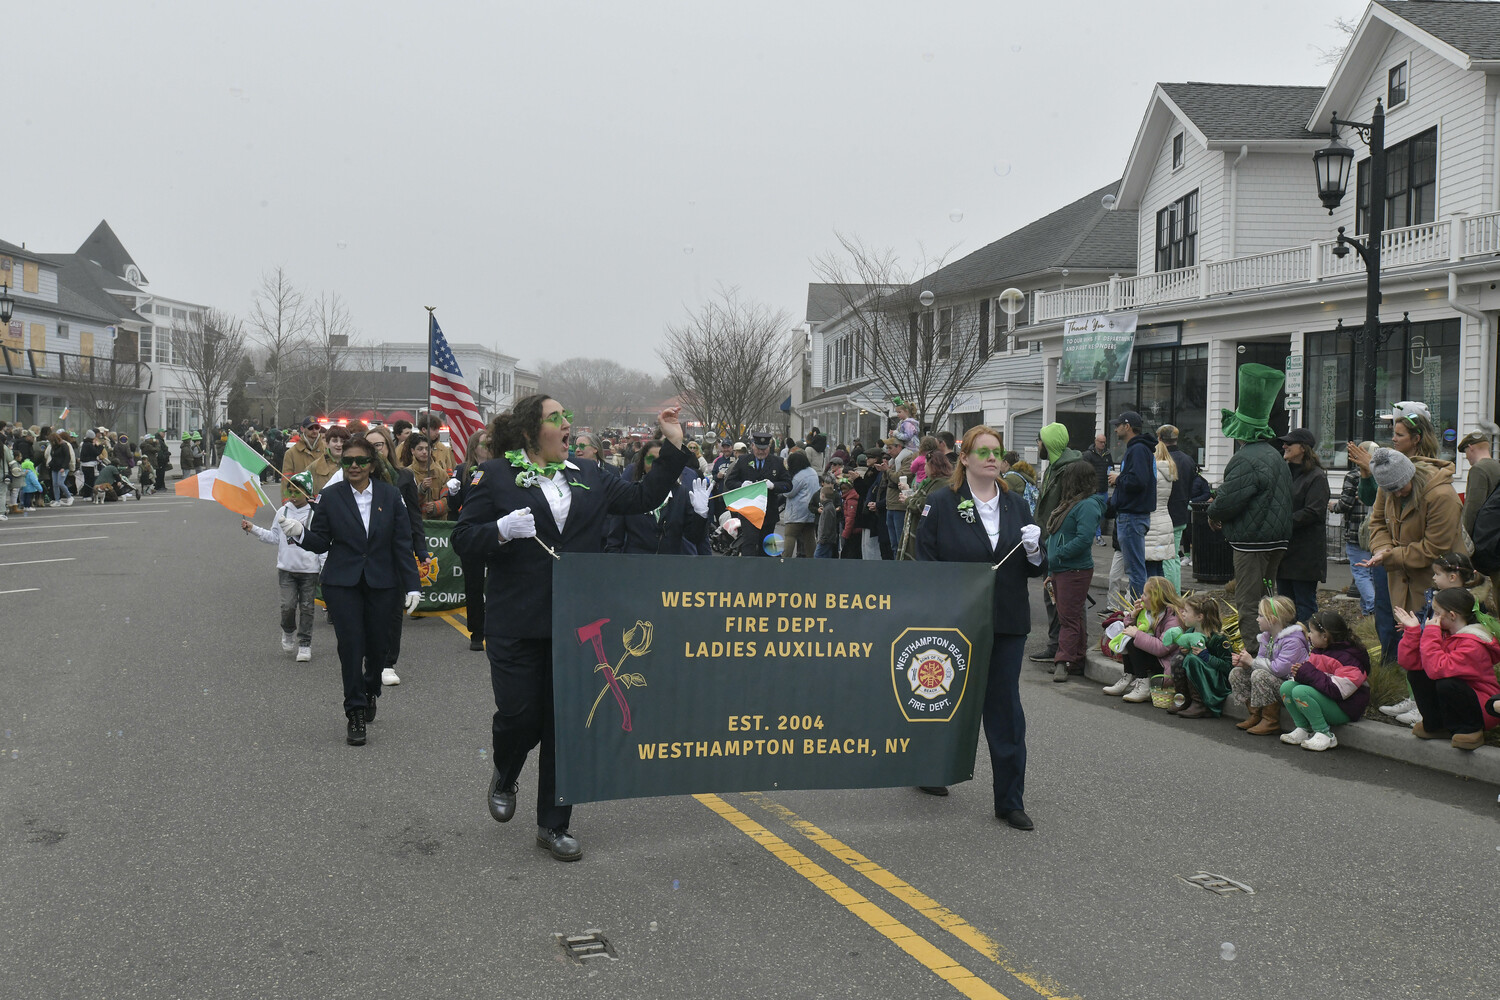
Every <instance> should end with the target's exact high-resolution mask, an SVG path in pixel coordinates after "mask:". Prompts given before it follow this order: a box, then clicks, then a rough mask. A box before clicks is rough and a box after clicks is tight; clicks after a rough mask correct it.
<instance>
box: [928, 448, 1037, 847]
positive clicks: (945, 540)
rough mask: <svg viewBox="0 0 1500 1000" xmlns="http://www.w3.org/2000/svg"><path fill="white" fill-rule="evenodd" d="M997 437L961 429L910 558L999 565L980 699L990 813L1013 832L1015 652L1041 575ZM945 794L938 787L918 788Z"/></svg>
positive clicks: (1022, 645)
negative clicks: (1033, 584) (1032, 584)
mask: <svg viewBox="0 0 1500 1000" xmlns="http://www.w3.org/2000/svg"><path fill="white" fill-rule="evenodd" d="M1003 455H1004V452H1003V450H1002V449H1001V447H1000V435H999V433H998V432H997V431H995V430H994V429H992V428H989V427H984V426H979V427H971V428H969V432H968V433H967V434H965V435H964V439H963V443H962V444H961V445H960V446H959V462H958V465H957V466H955V467H954V469H953V474H952V475H951V476H950V477H949V479H948V483H947V485H946V486H941V487H938V488H937V489H935V490H933V491H932V492H931V493H929V494H928V495H927V502H926V504H925V505H924V506H923V507H922V509H921V511H912V512H911V513H912V514H915V515H918V516H919V517H920V519H921V523H920V525H919V526H918V528H917V559H918V560H919V561H926V562H978V563H999V566H998V567H997V568H996V569H995V571H994V573H995V603H994V613H993V622H994V628H995V644H994V646H992V647H991V649H990V666H989V687H988V688H987V689H986V690H985V695H984V738H985V741H986V742H987V743H988V744H989V748H990V766H991V768H992V769H993V771H994V776H995V816H996V817H997V818H998V819H1001V820H1004V821H1005V822H1006V823H1007V824H1009V825H1010V826H1012V827H1015V828H1016V829H1018V830H1030V829H1032V828H1033V824H1032V822H1031V817H1030V816H1027V815H1026V809H1025V805H1024V803H1023V802H1022V796H1023V793H1024V791H1025V786H1026V716H1025V713H1024V712H1022V710H1021V688H1020V682H1021V655H1022V654H1023V653H1024V652H1025V650H1026V635H1027V633H1029V632H1030V631H1031V600H1030V596H1029V595H1028V593H1027V584H1026V581H1027V580H1028V579H1029V578H1031V577H1036V576H1043V575H1045V574H1046V572H1047V557H1046V553H1045V552H1044V551H1043V549H1042V541H1041V537H1042V532H1041V529H1040V528H1038V527H1037V526H1036V525H1035V524H1033V523H1032V521H1031V510H1030V508H1029V507H1028V506H1027V504H1026V500H1025V498H1023V497H1022V496H1020V495H1019V494H1016V493H1012V492H1010V490H1009V489H1008V488H1007V487H1006V484H1005V482H1004V481H1003V480H1002V479H1001V478H1000V466H1001V459H1002V457H1003ZM922 790H923V791H924V792H928V793H929V794H934V795H947V794H948V790H947V789H946V788H923V789H922Z"/></svg>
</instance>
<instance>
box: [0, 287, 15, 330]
mask: <svg viewBox="0 0 1500 1000" xmlns="http://www.w3.org/2000/svg"><path fill="white" fill-rule="evenodd" d="M15 309H16V300H15V299H13V298H11V297H10V286H9V285H0V326H9V325H10V318H11V316H12V315H13V314H14V313H15Z"/></svg>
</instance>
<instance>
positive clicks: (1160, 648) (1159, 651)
mask: <svg viewBox="0 0 1500 1000" xmlns="http://www.w3.org/2000/svg"><path fill="white" fill-rule="evenodd" d="M1140 607H1141V608H1142V609H1144V610H1145V612H1146V613H1147V614H1148V615H1150V616H1151V622H1152V628H1151V631H1149V632H1147V631H1143V630H1142V629H1140V628H1138V627H1136V626H1135V625H1128V626H1126V628H1125V632H1124V634H1125V635H1126V636H1128V637H1129V640H1130V645H1128V646H1127V647H1126V648H1125V673H1124V675H1123V676H1122V677H1121V678H1120V680H1119V682H1118V683H1116V684H1111V685H1110V686H1109V687H1107V688H1105V689H1104V693H1105V694H1122V693H1123V694H1124V696H1125V697H1124V698H1122V699H1121V700H1122V701H1129V702H1137V703H1138V702H1143V701H1150V700H1151V675H1152V674H1157V673H1160V674H1162V675H1163V679H1164V680H1165V679H1166V678H1168V677H1171V676H1172V668H1173V666H1174V665H1175V664H1176V662H1177V659H1178V655H1179V654H1180V653H1181V650H1180V649H1178V648H1177V647H1176V646H1168V645H1167V644H1166V643H1164V642H1163V641H1162V636H1163V635H1165V634H1166V633H1167V631H1168V630H1170V629H1174V628H1179V627H1180V625H1181V623H1180V622H1179V621H1178V619H1177V612H1178V610H1179V609H1180V608H1181V607H1182V598H1181V597H1179V596H1177V588H1176V587H1174V586H1172V581H1171V580H1168V579H1167V578H1166V577H1164V576H1153V577H1151V578H1150V579H1148V580H1147V581H1146V586H1145V587H1144V588H1143V589H1142V591H1141V600H1140Z"/></svg>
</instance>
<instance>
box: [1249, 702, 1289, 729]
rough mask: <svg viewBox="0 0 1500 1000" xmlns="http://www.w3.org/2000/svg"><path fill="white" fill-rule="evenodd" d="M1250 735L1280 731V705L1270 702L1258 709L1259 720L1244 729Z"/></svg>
mask: <svg viewBox="0 0 1500 1000" xmlns="http://www.w3.org/2000/svg"><path fill="white" fill-rule="evenodd" d="M1245 732H1247V733H1249V734H1250V735H1251V736H1270V735H1272V734H1273V733H1278V734H1279V733H1280V732H1281V706H1280V705H1278V704H1276V703H1274V702H1273V703H1271V704H1269V705H1267V706H1266V707H1265V708H1263V709H1261V710H1260V721H1259V722H1257V723H1256V724H1255V725H1253V726H1251V727H1250V728H1249V729H1247V730H1245Z"/></svg>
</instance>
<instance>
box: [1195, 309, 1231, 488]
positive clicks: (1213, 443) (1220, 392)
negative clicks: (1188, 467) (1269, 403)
mask: <svg viewBox="0 0 1500 1000" xmlns="http://www.w3.org/2000/svg"><path fill="white" fill-rule="evenodd" d="M1238 346H1239V343H1238V342H1237V341H1235V340H1231V339H1218V340H1211V341H1209V342H1208V414H1207V418H1208V419H1207V423H1206V433H1205V434H1204V438H1205V446H1204V456H1203V459H1204V461H1203V465H1204V478H1205V479H1207V480H1208V481H1209V482H1211V483H1215V484H1217V483H1218V482H1220V481H1221V480H1222V479H1223V477H1224V467H1225V466H1226V465H1228V464H1229V459H1230V458H1231V457H1233V455H1234V442H1233V441H1231V440H1230V439H1229V438H1227V437H1225V436H1224V431H1223V427H1222V425H1223V421H1222V419H1221V416H1220V411H1221V410H1226V409H1227V410H1232V409H1234V405H1235V401H1234V397H1235V393H1236V385H1235V378H1236V371H1237V369H1238V367H1239V366H1238V364H1237V363H1236V361H1237V358H1238V354H1237V352H1236V348H1237V347H1238Z"/></svg>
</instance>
